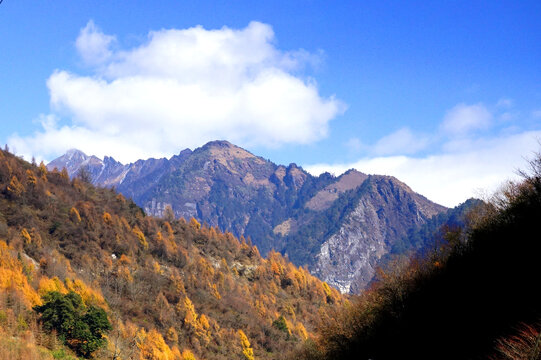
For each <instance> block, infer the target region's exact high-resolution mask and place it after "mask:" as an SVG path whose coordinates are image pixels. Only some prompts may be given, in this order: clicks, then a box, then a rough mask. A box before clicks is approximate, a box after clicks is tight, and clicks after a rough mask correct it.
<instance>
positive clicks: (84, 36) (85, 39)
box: [75, 20, 116, 65]
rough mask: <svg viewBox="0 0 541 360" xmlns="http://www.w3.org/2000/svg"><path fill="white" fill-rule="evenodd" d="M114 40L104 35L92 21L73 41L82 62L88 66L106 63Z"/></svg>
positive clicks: (112, 37)
mask: <svg viewBox="0 0 541 360" xmlns="http://www.w3.org/2000/svg"><path fill="white" fill-rule="evenodd" d="M115 41H116V38H115V37H114V36H111V35H105V34H104V33H103V32H102V31H101V30H100V29H99V28H98V27H97V26H96V25H95V24H94V22H93V21H92V20H90V21H89V22H88V23H87V24H86V26H85V27H84V28H83V29H81V32H80V33H79V37H78V38H77V40H76V41H75V47H76V48H77V51H78V52H79V55H80V56H81V58H82V59H83V61H84V62H85V63H87V64H89V65H100V64H102V63H103V62H105V61H107V60H108V59H109V58H110V57H111V55H112V52H111V50H110V49H109V47H110V46H111V44H112V43H114V42H115Z"/></svg>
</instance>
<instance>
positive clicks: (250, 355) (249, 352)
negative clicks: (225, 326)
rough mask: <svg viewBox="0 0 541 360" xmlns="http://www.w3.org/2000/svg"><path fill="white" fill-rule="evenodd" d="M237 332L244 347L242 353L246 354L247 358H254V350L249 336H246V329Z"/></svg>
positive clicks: (249, 359) (250, 359) (247, 359)
mask: <svg viewBox="0 0 541 360" xmlns="http://www.w3.org/2000/svg"><path fill="white" fill-rule="evenodd" d="M237 334H238V335H239V339H240V346H241V347H242V354H243V355H244V358H245V359H246V360H254V350H253V349H252V347H251V345H250V341H248V337H247V336H246V334H245V333H244V331H242V330H240V329H239V331H238V332H237Z"/></svg>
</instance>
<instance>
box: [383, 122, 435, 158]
mask: <svg viewBox="0 0 541 360" xmlns="http://www.w3.org/2000/svg"><path fill="white" fill-rule="evenodd" d="M428 143H429V140H428V138H427V137H426V136H425V135H421V134H414V133H413V132H412V131H411V130H410V129H409V128H407V127H404V128H401V129H399V130H397V131H395V132H394V133H392V134H389V135H387V136H384V137H382V138H381V139H380V140H379V141H378V142H377V143H376V144H375V145H374V146H373V147H372V152H373V153H374V154H376V155H391V154H414V153H416V152H418V151H420V150H423V149H424V148H425V147H426V146H427V145H428Z"/></svg>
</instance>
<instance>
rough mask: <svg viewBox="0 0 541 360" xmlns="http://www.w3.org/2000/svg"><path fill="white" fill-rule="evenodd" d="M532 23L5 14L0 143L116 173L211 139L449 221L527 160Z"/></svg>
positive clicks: (488, 8) (476, 8) (533, 70)
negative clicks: (109, 159)
mask: <svg viewBox="0 0 541 360" xmlns="http://www.w3.org/2000/svg"><path fill="white" fill-rule="evenodd" d="M540 19H541V3H540V2H538V1H537V2H534V1H532V2H527V1H521V2H516V1H514V2H513V1H500V2H480V1H479V2H477V1H463V2H459V1H454V2H447V1H445V2H443V1H442V2H432V1H430V2H428V1H426V2H407V3H406V2H399V1H374V2H353V1H333V2H329V1H326V2H324V1H321V2H316V1H296V2H295V1H283V2H282V1H272V2H267V3H265V4H263V3H262V2H243V1H234V2H225V1H223V2H217V1H212V2H208V1H197V2H187V1H154V2H149V1H131V2H129V3H127V2H105V1H104V2H96V1H77V2H74V1H67V0H66V1H63V0H57V1H54V2H35V1H26V0H16V1H15V0H4V2H3V3H2V4H0V33H1V34H2V37H1V38H0V54H1V55H2V56H0V66H1V69H2V70H1V71H0V109H1V113H0V119H1V120H0V121H1V124H2V126H1V128H0V142H1V143H8V144H9V145H10V147H11V148H12V149H13V150H15V151H16V152H17V153H18V154H20V155H24V156H25V157H26V158H28V157H30V156H32V155H34V156H35V157H36V158H38V159H45V160H52V159H53V158H54V157H55V156H58V155H61V154H62V153H63V152H64V151H65V150H67V149H68V148H71V147H77V148H80V149H81V150H83V151H85V152H86V153H88V154H96V155H98V156H103V155H112V156H113V157H115V158H117V159H119V160H121V161H123V162H128V161H133V160H136V159H137V158H139V157H150V156H154V157H156V156H171V155H172V154H174V153H178V152H179V151H180V150H181V149H183V148H186V147H190V148H194V147H197V146H200V145H202V144H203V143H204V142H206V141H208V140H211V139H215V138H219V139H227V140H230V141H232V142H234V143H236V144H238V145H240V146H243V147H246V148H247V149H249V150H250V151H252V152H253V153H255V154H257V155H261V156H263V157H265V158H268V159H271V160H272V161H274V162H276V163H283V164H287V163H290V162H295V163H297V164H300V165H303V166H304V167H305V168H306V169H308V170H310V171H311V172H313V173H319V172H321V171H331V172H334V173H336V174H337V175H338V174H339V173H341V172H342V171H344V170H347V169H348V168H351V167H355V168H357V169H358V170H360V171H364V172H367V173H385V174H390V175H394V176H396V177H398V178H399V179H401V180H403V181H404V182H406V183H407V184H409V185H410V186H411V187H412V188H413V189H414V190H415V191H418V192H420V193H421V194H423V195H426V196H427V197H429V198H430V199H433V200H435V201H438V202H440V203H443V204H445V205H448V206H451V205H456V204H457V203H459V202H461V201H464V200H465V199H466V198H467V197H469V196H480V192H481V191H483V190H484V191H487V192H490V191H492V190H494V189H495V188H496V187H497V185H498V184H500V183H501V182H502V181H504V180H505V179H507V178H509V177H514V176H515V175H514V171H515V170H516V169H517V168H519V167H524V157H530V156H531V155H532V152H533V151H536V150H538V147H539V145H538V140H537V139H539V138H541V126H540V125H541V70H540V68H541V67H540V66H539V64H540V63H541V61H540V60H541V45H540V44H541V21H539V20H540ZM198 26H199V27H198ZM172 49H174V50H172Z"/></svg>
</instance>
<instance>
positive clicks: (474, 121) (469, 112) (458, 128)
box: [442, 104, 492, 135]
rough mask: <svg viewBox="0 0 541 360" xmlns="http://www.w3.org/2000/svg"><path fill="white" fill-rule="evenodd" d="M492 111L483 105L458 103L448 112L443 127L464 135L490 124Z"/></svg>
mask: <svg viewBox="0 0 541 360" xmlns="http://www.w3.org/2000/svg"><path fill="white" fill-rule="evenodd" d="M491 120H492V113H491V112H490V111H489V110H488V109H487V108H486V107H485V106H484V105H483V104H475V105H467V104H458V105H456V106H455V107H454V108H452V109H451V110H449V111H448V112H447V114H446V115H445V118H444V119H443V123H442V129H443V130H444V131H445V132H446V133H448V134H451V135H464V134H467V133H468V132H470V131H472V130H479V129H486V128H488V127H489V126H490V123H491Z"/></svg>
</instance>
